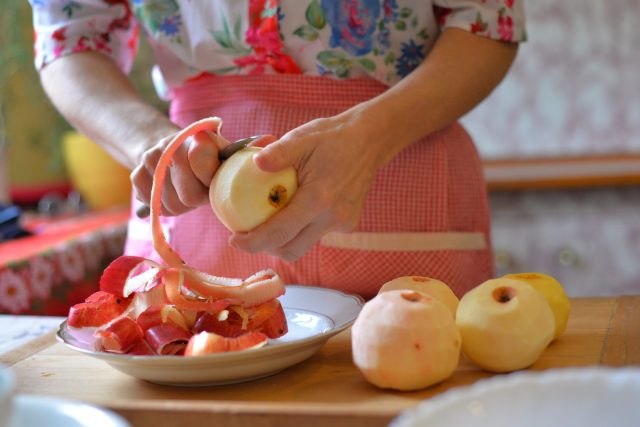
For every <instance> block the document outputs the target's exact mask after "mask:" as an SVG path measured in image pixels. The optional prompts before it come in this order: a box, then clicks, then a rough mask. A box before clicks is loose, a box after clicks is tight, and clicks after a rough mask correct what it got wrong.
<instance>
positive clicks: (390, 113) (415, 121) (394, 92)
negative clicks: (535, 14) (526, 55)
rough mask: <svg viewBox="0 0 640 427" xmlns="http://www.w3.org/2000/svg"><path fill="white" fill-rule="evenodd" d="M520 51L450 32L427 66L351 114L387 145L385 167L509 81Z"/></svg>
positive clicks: (382, 152) (432, 53)
mask: <svg viewBox="0 0 640 427" xmlns="http://www.w3.org/2000/svg"><path fill="white" fill-rule="evenodd" d="M516 51H517V45H516V44H510V43H503V42H499V41H495V40H491V39H487V38H484V37H480V36H475V35H473V34H470V33H468V32H466V31H463V30H458V29H450V30H446V31H445V32H444V33H443V34H442V35H441V37H440V38H439V40H438V42H437V43H436V44H435V46H434V48H433V50H432V51H431V52H430V53H429V55H428V57H427V58H426V59H425V60H424V61H423V63H422V64H421V65H420V66H419V67H418V68H416V69H415V70H414V71H413V72H412V73H411V74H409V75H408V76H407V77H406V78H404V79H403V80H402V81H401V82H400V83H398V84H397V85H395V86H393V87H392V88H391V89H389V90H388V91H386V92H385V93H384V94H382V95H380V96H378V97H376V98H374V99H372V100H371V101H369V102H366V103H364V104H361V105H359V106H357V107H356V108H354V109H353V111H351V112H350V113H355V115H356V116H357V117H359V120H361V121H364V122H365V123H366V126H367V128H368V129H369V130H370V131H371V132H372V135H375V139H376V140H377V141H378V142H380V143H381V144H383V146H382V147H381V150H380V152H381V163H382V164H385V163H387V162H388V161H389V160H391V159H392V158H393V157H394V156H395V155H396V154H397V153H398V152H399V151H401V150H402V149H403V148H404V147H406V146H407V145H408V144H411V143H412V142H414V141H416V140H418V139H420V138H422V137H423V136H425V135H428V134H430V133H432V132H434V131H437V130H439V129H441V128H443V127H445V126H447V125H449V124H451V123H453V122H455V121H456V120H458V119H459V118H460V117H462V116H463V115H464V114H465V113H467V112H468V111H469V110H471V109H472V108H473V107H475V106H476V105H477V104H478V103H480V102H481V101H482V100H483V99H485V98H486V97H487V96H488V95H489V94H490V93H491V91H492V90H493V89H494V88H495V87H496V86H497V85H498V84H499V83H500V81H501V80H502V79H503V77H504V76H505V74H506V73H507V71H508V70H509V67H510V66H511V64H512V62H513V60H514V58H515V55H516Z"/></svg>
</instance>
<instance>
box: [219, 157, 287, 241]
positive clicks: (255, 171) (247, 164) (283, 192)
mask: <svg viewBox="0 0 640 427" xmlns="http://www.w3.org/2000/svg"><path fill="white" fill-rule="evenodd" d="M259 150H261V148H259V147H247V148H244V149H242V150H240V151H238V152H236V153H235V154H233V155H232V156H231V157H229V159H227V160H225V161H224V162H223V163H222V165H220V168H218V171H217V172H216V174H215V175H214V177H213V180H212V181H211V186H210V188H209V200H210V201H211V207H212V208H213V211H214V212H215V214H216V216H217V217H218V219H219V220H220V222H222V224H224V226H225V227H227V228H228V229H229V230H230V231H232V232H234V233H238V232H245V231H249V230H251V229H253V228H255V227H257V226H258V225H260V224H262V223H263V222H265V221H266V220H267V219H269V218H270V217H271V216H272V215H273V214H275V213H276V212H278V211H279V210H280V209H282V208H283V207H284V206H286V205H287V203H288V202H289V201H290V200H291V198H292V197H293V195H294V194H295V192H296V190H297V189H298V177H297V174H296V171H295V169H294V168H292V167H289V168H286V169H283V170H280V171H278V172H266V171H263V170H261V169H260V168H258V166H256V164H255V163H254V161H253V156H254V155H255V154H256V153H257V152H258V151H259Z"/></svg>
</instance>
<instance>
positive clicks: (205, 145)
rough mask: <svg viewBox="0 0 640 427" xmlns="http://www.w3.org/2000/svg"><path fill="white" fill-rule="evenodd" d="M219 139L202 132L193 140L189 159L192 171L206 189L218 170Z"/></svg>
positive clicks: (188, 155)
mask: <svg viewBox="0 0 640 427" xmlns="http://www.w3.org/2000/svg"><path fill="white" fill-rule="evenodd" d="M216 139H217V137H216V136H215V135H212V134H210V133H208V132H200V133H198V134H196V135H194V136H193V137H192V138H191V141H190V142H191V143H190V144H189V151H188V153H187V158H188V160H189V165H190V166H191V170H192V171H193V173H194V175H195V176H196V178H198V180H199V181H200V182H201V183H202V185H204V186H205V187H209V184H211V180H212V179H213V174H214V173H215V171H216V170H217V169H218V166H219V165H220V161H219V160H218V143H217V141H216Z"/></svg>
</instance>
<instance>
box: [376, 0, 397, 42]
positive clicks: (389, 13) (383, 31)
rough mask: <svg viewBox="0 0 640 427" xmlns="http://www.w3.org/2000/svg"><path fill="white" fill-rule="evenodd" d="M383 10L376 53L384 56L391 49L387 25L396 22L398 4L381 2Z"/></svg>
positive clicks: (393, 0)
mask: <svg viewBox="0 0 640 427" xmlns="http://www.w3.org/2000/svg"><path fill="white" fill-rule="evenodd" d="M382 8H383V10H384V13H383V17H382V22H381V23H380V30H379V31H378V37H377V41H378V52H379V53H380V54H384V53H385V52H386V51H387V49H389V48H390V47H391V43H390V42H389V35H390V34H391V31H390V30H389V24H393V23H395V22H396V21H397V20H398V2H397V1H396V0H384V1H383V2H382Z"/></svg>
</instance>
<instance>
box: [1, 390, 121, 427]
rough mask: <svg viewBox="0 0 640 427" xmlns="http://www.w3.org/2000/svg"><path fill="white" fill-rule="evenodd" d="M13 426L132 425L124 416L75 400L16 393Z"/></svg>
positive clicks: (88, 426)
mask: <svg viewBox="0 0 640 427" xmlns="http://www.w3.org/2000/svg"><path fill="white" fill-rule="evenodd" d="M10 426H12V427H43V426H47V427H130V424H129V423H128V422H126V421H125V420H124V418H122V417H121V416H120V415H117V414H116V413H114V412H111V411H108V410H106V409H101V408H98V407H96V406H92V405H87V404H86V403H81V402H75V401H73V400H66V399H58V398H53V397H46V396H33V395H21V394H19V395H16V396H14V398H13V418H12V419H11V424H10Z"/></svg>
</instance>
